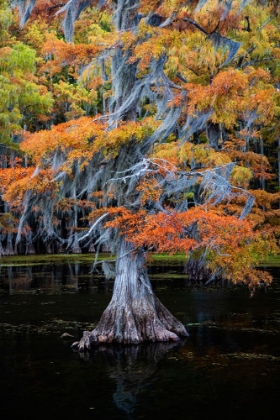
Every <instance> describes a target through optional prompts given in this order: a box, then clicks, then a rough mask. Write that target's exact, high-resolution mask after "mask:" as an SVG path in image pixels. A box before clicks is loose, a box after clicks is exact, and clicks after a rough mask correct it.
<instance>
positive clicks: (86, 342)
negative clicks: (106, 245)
mask: <svg viewBox="0 0 280 420" xmlns="http://www.w3.org/2000/svg"><path fill="white" fill-rule="evenodd" d="M187 335H188V333H187V331H186V329H185V327H184V326H183V325H182V324H181V322H179V321H178V320H177V319H176V318H174V316H173V315H172V314H171V313H170V312H169V311H168V310H167V309H166V308H165V307H164V306H163V304H162V303H161V302H160V301H159V300H158V298H157V297H156V296H155V295H154V293H153V291H152V287H151V283H150V280H149V277H148V273H147V268H146V266H145V257H144V253H143V251H134V250H133V247H132V245H131V244H130V243H128V242H126V241H125V238H121V241H120V246H119V251H118V257H117V263H116V279H115V285H114V291H113V296H112V299H111V302H110V303H109V305H108V307H107V308H106V309H105V311H104V312H103V315H102V317H101V319H100V321H99V323H98V325H97V326H96V328H95V329H94V330H93V331H92V332H87V331H85V332H84V335H83V338H82V339H81V340H80V342H76V343H74V344H73V346H74V347H78V349H79V350H80V351H83V350H84V349H85V348H88V349H89V348H90V347H91V345H98V344H101V343H123V344H139V343H142V342H144V341H150V342H156V341H177V340H179V337H186V336H187Z"/></svg>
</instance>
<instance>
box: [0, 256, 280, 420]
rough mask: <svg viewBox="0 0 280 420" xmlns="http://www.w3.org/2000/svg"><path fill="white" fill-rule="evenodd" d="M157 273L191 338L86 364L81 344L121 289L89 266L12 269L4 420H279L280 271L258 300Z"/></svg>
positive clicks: (2, 330) (1, 377)
mask: <svg viewBox="0 0 280 420" xmlns="http://www.w3.org/2000/svg"><path fill="white" fill-rule="evenodd" d="M69 258H70V257H69ZM46 261H48V262H47V263H46ZM149 270H150V274H151V280H152V283H153V287H154V290H155V292H156V294H157V296H158V297H159V298H160V299H161V301H162V302H163V303H164V304H165V305H166V306H167V308H168V309H169V310H170V311H171V312H172V313H173V314H174V315H176V317H177V318H179V319H180V320H181V321H182V322H183V323H184V324H185V325H186V326H187V329H188V331H189V333H190V336H189V337H188V338H187V339H185V340H183V341H181V342H180V343H178V344H168V343H167V344H164V343H158V344H151V345H141V346H128V347H121V346H120V347H119V346H109V347H108V346H107V347H100V348H98V349H95V350H93V351H92V352H90V353H86V354H79V353H78V352H76V351H73V350H72V349H71V347H70V346H71V343H72V342H73V341H76V340H77V339H79V338H80V337H81V335H82V331H83V330H84V329H92V328H93V326H94V325H95V324H96V323H97V321H98V320H99V318H100V316H101V314H102V311H103V310H104V309H105V307H106V305H107V304H108V302H109V300H110V297H111V292H112V286H113V283H112V282H104V279H103V278H102V276H99V275H97V274H96V273H94V274H93V273H92V274H90V271H91V264H89V263H88V256H87V259H85V260H83V257H82V256H79V257H77V258H76V259H75V258H74V257H72V258H71V259H68V261H67V260H66V259H64V260H63V261H62V259H61V257H60V258H58V257H57V259H56V258H55V257H53V259H52V258H50V256H48V257H41V259H40V257H37V258H34V259H32V258H29V257H25V258H22V259H20V258H19V259H17V258H14V257H10V258H9V259H8V258H7V259H3V260H2V266H1V272H0V410H1V418H2V419H30V420H33V419H40V420H44V419H51V420H56V419H61V418H67V419H76V418H81V419H104V420H107V419H120V420H121V419H154V418H159V417H161V418H170V419H175V420H181V419H188V420H204V419H208V418H209V417H213V418H215V420H222V419H225V420H233V419H243V418H244V419H245V418H246V419H247V420H248V419H249V420H250V419H252V420H253V419H254V420H255V419H257V420H260V419H268V420H272V419H276V418H279V415H278V410H279V403H278V399H279V390H280V278H279V276H280V269H279V268H272V269H271V272H272V273H273V276H274V283H273V285H272V286H271V287H270V288H267V289H265V288H263V289H260V290H258V291H256V293H255V294H254V296H253V297H250V294H249V292H248V290H246V289H245V288H242V287H237V288H214V287H213V288H203V287H201V288H199V287H190V286H189V285H188V284H187V281H186V277H185V275H184V274H183V267H182V265H180V264H179V263H178V264H172V265H167V266H164V265H153V266H151V267H150V268H149ZM63 333H68V334H71V335H73V336H74V337H75V338H72V339H71V338H70V339H63V338H60V337H61V335H62V334H63Z"/></svg>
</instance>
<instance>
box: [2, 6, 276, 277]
mask: <svg viewBox="0 0 280 420" xmlns="http://www.w3.org/2000/svg"><path fill="white" fill-rule="evenodd" d="M128 3H129V4H128ZM122 4H123V6H122ZM128 6H129V7H128ZM121 7H123V9H122V8H121ZM128 8H129V10H130V11H131V10H134V12H133V14H132V13H131V12H130V16H129V19H130V20H129V19H128V18H127V19H128V21H127V22H126V24H125V26H124V23H123V21H121V17H120V16H121V14H122V13H124V12H125V13H127V10H128ZM125 16H128V14H127V15H125ZM123 20H124V19H123ZM279 25H280V15H279V5H278V1H261V0H252V1H246V0H242V1H241V0H230V1H229V0H228V1H218V0H213V1H202V0H200V1H179V0H174V1H157V0H150V1H142V2H140V3H139V4H138V3H137V4H136V2H133V1H130V2H129V1H127V2H124V1H122V2H121V1H119V2H114V1H112V2H111V1H106V2H105V1H104V2H95V1H90V0H89V1H87V0H85V1H77V0H76V1H75V0H72V1H70V2H68V3H67V2H65V0H37V2H34V1H33V0H30V1H28V0H16V1H15V2H9V1H8V0H0V98H1V100H0V147H1V150H0V155H1V168H2V169H1V171H0V187H1V213H0V229H1V231H0V232H1V233H0V254H1V255H14V254H17V253H23V254H24V253H25V254H29V253H34V252H36V253H41V252H49V253H53V252H70V251H71V252H75V253H79V252H88V251H89V252H93V251H95V250H96V249H99V248H100V249H101V250H111V246H110V245H111V237H110V236H108V231H110V232H111V230H112V229H120V230H121V226H123V225H125V226H127V230H126V232H125V234H126V235H128V237H130V239H131V240H132V237H133V240H134V243H135V245H136V246H138V245H139V246H140V245H142V244H143V243H144V244H145V246H146V247H147V248H149V249H151V250H153V249H155V250H157V251H166V250H170V251H171V252H176V251H182V250H183V251H184V250H186V251H190V250H193V249H194V248H195V246H194V243H193V242H191V241H193V240H196V233H195V232H194V230H195V229H196V227H195V224H194V218H193V219H190V220H184V223H185V225H187V224H188V225H189V226H191V228H190V229H192V232H190V230H189V231H188V236H189V242H188V243H185V244H183V246H181V245H179V244H178V243H177V242H176V241H174V237H175V236H174V232H173V231H170V230H169V231H168V229H169V228H170V226H169V227H168V226H165V228H166V232H167V233H166V232H165V233H164V235H162V234H161V233H160V232H162V231H163V230H164V229H163V225H162V222H161V221H160V220H159V218H157V219H155V216H154V221H153V223H154V226H153V227H151V223H150V222H147V221H145V223H146V224H145V229H146V230H145V229H144V228H143V229H144V231H142V232H141V233H142V236H141V235H140V234H139V231H136V229H135V225H138V226H139V224H140V225H141V223H142V222H141V220H142V219H141V214H142V213H141V212H140V210H139V209H140V206H139V205H138V204H139V203H138V202H137V203H138V204H137V205H138V207H137V209H138V210H139V211H138V210H137V214H138V215H139V214H140V216H135V213H133V223H132V216H131V214H132V210H131V208H129V209H128V207H127V203H126V204H125V205H124V204H123V203H121V202H119V201H118V199H117V197H118V196H119V195H120V194H121V190H118V191H117V190H116V191H114V190H113V189H112V188H107V187H106V188H107V189H106V188H105V187H104V185H107V184H106V183H108V179H109V178H108V176H107V175H106V176H107V178H106V179H105V181H104V185H103V184H102V183H100V182H99V184H98V185H97V184H95V185H93V184H92V183H94V181H93V180H94V177H95V175H93V172H92V171H93V169H94V171H95V172H94V173H96V172H98V171H99V170H101V169H100V168H103V167H105V166H106V165H107V164H108V163H110V162H111V161H113V160H114V159H115V158H116V156H121V154H120V150H128V149H124V147H125V146H126V145H127V144H128V142H130V141H131V139H133V141H134V142H135V143H136V144H140V143H141V142H142V144H144V140H143V139H146V138H148V137H149V138H150V139H151V138H152V140H151V141H150V143H149V145H150V147H149V148H148V149H147V151H146V155H147V156H148V159H150V160H149V161H148V160H146V161H143V160H142V161H141V162H142V163H141V164H142V166H141V167H140V166H138V167H137V168H136V166H135V165H136V162H137V160H136V161H133V160H131V165H130V167H133V168H134V169H135V170H134V175H135V174H136V170H137V171H138V172H137V174H138V175H139V173H140V172H141V174H144V177H142V179H141V181H139V183H138V184H136V183H134V184H133V188H134V189H135V191H137V194H138V196H137V197H138V198H137V200H138V201H139V200H140V201H141V205H142V207H143V208H144V210H145V212H146V213H147V212H148V211H150V209H151V208H152V209H153V211H150V213H149V215H151V214H152V215H155V208H156V207H155V203H157V206H158V207H157V210H159V206H161V208H166V206H169V207H172V208H176V209H180V211H181V212H185V213H186V210H188V211H189V214H190V215H191V214H192V217H194V215H195V214H196V216H195V217H201V216H200V215H199V214H198V213H195V211H196V212H199V211H201V209H202V202H203V203H205V202H206V207H207V211H208V210H209V208H210V207H211V218H207V217H208V216H207V217H205V218H204V231H205V238H201V237H200V242H202V243H204V245H205V244H206V245H205V247H206V248H207V249H209V247H210V248H211V252H216V251H215V250H216V249H217V247H218V246H219V245H220V244H221V242H223V241H224V243H223V244H224V245H223V246H225V247H226V246H227V247H228V248H227V250H226V251H224V255H223V258H220V256H219V253H216V258H212V259H211V258H210V260H211V261H212V267H210V272H214V273H216V274H217V273H218V272H219V271H218V270H219V268H217V267H223V265H224V266H225V265H227V264H229V262H228V260H227V258H226V256H225V255H229V254H230V256H231V259H232V258H233V253H231V252H230V247H233V248H234V249H235V254H236V255H238V258H236V259H235V257H234V258H233V259H234V262H233V263H232V264H238V265H239V266H242V264H244V265H246V264H247V260H244V261H243V262H242V258H241V255H243V256H244V255H245V254H244V250H245V248H246V252H248V253H250V264H251V262H252V261H253V263H256V262H258V261H259V260H260V259H262V258H263V257H264V256H265V255H266V253H268V252H272V251H273V250H277V249H278V248H277V247H278V241H279V235H280V227H279V226H280V217H279V215H280V122H279V112H280V108H279V99H280V65H279V63H280V31H279ZM116 51H117V52H119V51H121V58H120V61H119V67H118V66H116V61H114V60H115V57H116V54H115V52H116ZM120 69H121V71H122V78H123V79H122V81H121V82H119V84H117V83H116V81H117V80H119V79H118V77H119V73H120ZM125 69H127V72H126V71H125ZM131 72H133V77H134V80H133V83H132V82H131V80H130V78H131V74H132V73H131ZM125 78H126V79H127V80H128V81H129V82H127V81H126V84H125V83H124V79H125ZM96 156H97V157H96ZM122 159H124V160H125V159H127V160H128V164H127V168H129V159H130V155H129V153H127V154H123V155H122ZM139 160H141V159H140V158H139ZM163 161H164V162H165V163H164V167H162V165H161V164H160V163H159V162H163ZM133 165H134V166H133ZM145 165H146V166H145ZM147 165H150V166H149V169H147V167H148V166H147ZM174 167H176V170H180V171H181V173H182V171H183V172H184V173H185V174H189V175H191V176H193V175H194V174H195V176H194V179H195V181H194V182H193V183H188V184H184V185H183V184H181V187H180V188H177V190H176V191H175V190H174V189H173V190H172V191H171V192H169V193H165V195H164V197H163V194H162V185H163V179H166V174H167V172H168V173H169V172H172V171H173V173H174V170H173V169H172V168H174ZM89 168H91V169H89ZM127 168H126V167H125V168H123V167H121V166H120V168H119V170H118V171H119V173H122V174H121V176H122V177H123V179H124V178H127V182H129V181H130V180H131V177H132V175H131V172H128V169H127ZM213 168H218V169H215V177H213V173H214V172H213V171H212V169H213ZM139 171H140V172H139ZM207 171H209V174H211V177H208V178H207V177H206V180H205V179H204V184H205V185H204V187H205V189H207V188H206V187H209V186H210V187H209V188H210V192H208V193H206V192H204V191H203V192H201V189H200V188H198V186H197V182H198V179H200V177H201V176H202V175H201V174H202V172H203V173H204V174H205V173H207ZM163 172H164V177H163ZM175 172H176V171H175ZM114 173H117V172H114ZM65 174H66V175H65ZM137 174H136V175H137ZM219 174H220V175H223V177H224V178H225V179H226V180H227V181H228V182H227V183H224V184H223V181H222V177H220V178H219V177H218V176H219ZM114 176H115V175H114ZM178 176H179V175H178ZM138 178H139V177H138ZM159 178H161V180H159ZM210 178H211V179H210ZM164 182H166V181H164ZM217 183H218V184H220V185H219V188H218V187H217V185H216V184H217ZM229 183H230V185H231V186H233V187H232V188H231V190H230V191H226V192H225V191H224V192H223V193H222V195H221V189H222V188H225V189H228V188H229ZM206 184H207V185H206ZM85 185H87V187H86V188H85ZM102 185H103V186H102ZM164 185H165V184H164ZM182 185H183V186H182ZM165 186H166V185H165ZM131 188H132V187H131ZM105 190H106V191H105ZM217 190H219V194H220V195H221V198H217V197H218V195H216V196H215V192H216V193H217ZM229 193H230V195H231V198H230V199H229V198H228V197H229ZM207 194H208V196H207ZM202 196H203V200H202ZM139 197H140V198H139ZM130 200H132V195H131V194H130ZM178 203H179V204H178ZM104 209H106V213H105V210H104ZM108 209H109V210H108ZM116 209H118V213H117V215H116V211H117V210H116ZM120 209H121V210H120ZM244 209H245V210H246V211H245V212H244ZM249 210H250V212H249ZM128 211H129V213H128ZM160 211H161V210H160ZM203 211H205V207H204V208H203ZM108 212H109V215H110V217H109V218H107V219H106V217H107V215H108ZM146 213H145V214H146ZM245 213H246V214H247V213H249V214H247V215H246V221H247V223H248V226H247V225H246V226H245V224H243V225H242V227H240V230H239V231H238V237H239V243H238V244H237V243H235V241H234V240H233V239H234V235H235V234H234V233H233V231H228V232H227V235H228V236H227V238H225V237H224V238H223V232H225V230H226V226H228V223H229V222H228V220H229V219H228V218H227V217H231V216H233V217H235V218H236V220H237V222H236V223H238V220H239V221H240V220H243V219H244V218H245ZM161 214H164V212H161ZM207 214H208V215H209V212H208V213H207ZM137 217H138V218H137ZM188 217H190V216H188ZM209 217H210V216H209ZM215 217H216V219H215ZM102 218H103V219H104V220H105V219H106V223H107V228H108V229H107V230H106V231H105V233H103V232H101V231H100V232H99V231H98V230H96V229H92V226H95V223H96V220H101V219H102ZM140 219H141V220H140ZM145 220H146V219H145ZM180 222H182V220H180ZM174 223H175V221H174V220H173V225H174ZM176 223H178V220H177V219H176ZM176 223H175V225H176ZM182 223H183V222H182ZM215 223H216V224H217V225H218V226H219V227H220V228H219V229H220V231H218V230H217V228H215V229H216V230H215V229H214V228H213V229H214V230H215V232H214V231H213V232H210V229H209V226H214V225H215ZM244 223H245V222H244ZM143 226H144V225H143ZM206 226H208V230H207V229H206ZM249 226H250V227H249ZM157 229H158V230H157ZM178 229H179V230H180V227H178ZM242 229H243V230H242ZM249 229H251V230H250V232H254V235H255V238H256V239H254V246H253V247H251V249H249V250H248V247H244V246H243V245H244V243H246V244H247V245H248V243H249V242H250V241H251V239H250V238H249V236H248V230H249ZM175 230H176V226H175ZM168 234H169V236H168ZM102 235H103V237H102V241H101V240H100V238H101V236H102ZM104 235H105V236H104ZM106 235H107V236H106ZM143 235H146V237H145V238H144V236H143ZM160 235H162V237H161V236H160ZM211 235H212V236H211ZM242 235H243V239H244V243H243V245H242V246H241V245H240V238H241V237H242ZM155 236H157V238H158V239H157V241H158V242H157V244H156V245H155V242H156V241H155ZM206 236H207V237H208V238H207V239H206ZM217 236H219V237H220V238H222V239H219V240H217V239H216V238H217ZM143 238H144V239H143ZM147 238H149V239H147ZM168 238H169V239H168ZM170 238H171V239H170ZM209 238H210V239H209ZM167 239H168V240H169V243H167V242H168V241H167ZM180 239H182V238H180ZM211 241H212V242H215V246H212V245H210V243H211ZM219 241H220V242H219ZM171 242H172V245H171ZM182 243H183V241H182V240H181V244H182ZM225 243H227V245H225ZM204 245H202V247H201V245H200V247H199V248H195V251H193V253H194V254H193V256H194V257H195V252H198V253H199V256H198V257H196V258H192V259H190V260H189V268H188V269H189V273H192V274H193V276H194V277H195V276H196V275H197V272H198V265H197V264H196V262H197V261H199V262H200V264H201V262H203V261H204V263H203V264H202V265H203V267H205V259H206V260H207V258H208V260H209V253H208V254H207V255H206V254H205V252H204V251H203V252H202V251H201V249H202V248H203V246H204ZM205 247H204V248H203V249H204V250H205ZM244 258H245V259H246V256H244ZM223 261H225V262H223ZM248 268H249V269H251V268H252V265H249V266H248ZM232 270H233V268H232ZM208 274H209V272H208Z"/></svg>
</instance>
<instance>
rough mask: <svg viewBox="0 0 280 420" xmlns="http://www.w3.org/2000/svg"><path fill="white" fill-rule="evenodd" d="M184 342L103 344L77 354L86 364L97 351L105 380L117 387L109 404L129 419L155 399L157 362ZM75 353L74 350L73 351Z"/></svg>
mask: <svg viewBox="0 0 280 420" xmlns="http://www.w3.org/2000/svg"><path fill="white" fill-rule="evenodd" d="M184 343H185V340H181V341H179V342H175V343H174V342H173V343H164V342H159V343H147V344H141V345H131V346H124V345H120V346H118V345H107V346H100V347H98V348H96V349H93V350H92V351H91V352H86V353H79V354H80V357H82V358H83V359H86V360H88V361H90V360H91V359H92V358H93V357H94V355H96V354H97V352H102V354H103V355H104V357H105V359H106V363H107V366H108V373H109V377H110V378H112V379H114V380H115V381H116V384H117V389H116V392H114V394H113V401H114V403H115V405H116V406H117V408H118V409H120V410H122V411H124V412H125V413H126V414H127V415H128V417H127V418H128V419H133V413H134V412H135V411H136V410H137V408H140V407H141V408H143V406H149V405H150V404H151V403H152V402H153V401H154V400H155V398H156V391H155V389H154V387H153V383H154V382H155V381H156V380H157V378H156V377H154V373H155V372H156V368H157V364H158V362H159V361H160V360H161V359H163V357H164V356H165V355H166V353H168V352H169V351H171V350H172V353H173V352H174V350H176V349H177V348H178V349H179V348H181V347H182V346H183V345H184ZM74 351H76V350H74Z"/></svg>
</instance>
